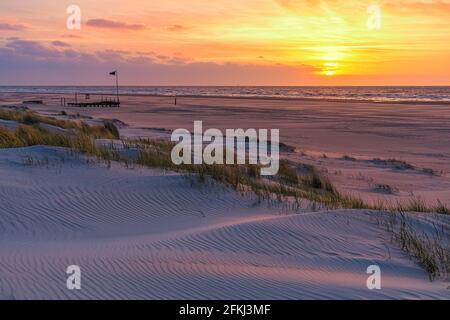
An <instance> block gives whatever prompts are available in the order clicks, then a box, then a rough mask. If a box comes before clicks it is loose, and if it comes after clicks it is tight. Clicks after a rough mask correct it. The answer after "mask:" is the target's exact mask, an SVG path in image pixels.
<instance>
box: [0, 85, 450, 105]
mask: <svg viewBox="0 0 450 320" xmlns="http://www.w3.org/2000/svg"><path fill="white" fill-rule="evenodd" d="M6 92H8V93H11V92H12V93H56V94H75V93H79V94H100V95H101V94H105V95H106V94H111V95H112V94H116V87H115V86H0V93H6ZM119 93H120V94H121V95H147V96H179V97H186V96H201V97H241V98H258V97H259V98H284V99H317V100H343V101H346V100H357V101H376V102H450V86H444V87H251V86H236V87H227V86H222V87H218V86H120V87H119Z"/></svg>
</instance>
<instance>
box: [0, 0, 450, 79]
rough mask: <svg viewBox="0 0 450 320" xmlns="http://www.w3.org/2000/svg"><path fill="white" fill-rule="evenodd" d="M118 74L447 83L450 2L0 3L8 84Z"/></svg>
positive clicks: (0, 69)
mask: <svg viewBox="0 0 450 320" xmlns="http://www.w3.org/2000/svg"><path fill="white" fill-rule="evenodd" d="M71 4H76V5H78V6H79V8H80V9H81V29H80V30H69V29H68V28H67V26H66V22H67V19H68V17H69V15H68V14H67V12H66V10H67V7H68V6H69V5H71ZM377 8H379V10H380V17H379V19H377V17H376V14H377V10H378V9H377ZM114 69H119V72H120V76H121V82H122V83H123V84H129V85H450V0H399V1H394V0H391V1H388V0H378V1H377V0H374V1H366V0H358V1H352V0H345V1H344V0H342V1H341V0H191V1H186V0H164V1H149V0H127V1H123V0H95V1H94V0H74V1H70V2H69V1H62V0H27V1H18V0H1V1H0V84H2V85H16V84H17V85H38V84H41V85H56V84H61V85H62V84H64V85H82V84H85V85H95V84H98V85H101V84H110V83H111V79H110V78H109V77H108V74H107V73H108V72H109V71H111V70H114Z"/></svg>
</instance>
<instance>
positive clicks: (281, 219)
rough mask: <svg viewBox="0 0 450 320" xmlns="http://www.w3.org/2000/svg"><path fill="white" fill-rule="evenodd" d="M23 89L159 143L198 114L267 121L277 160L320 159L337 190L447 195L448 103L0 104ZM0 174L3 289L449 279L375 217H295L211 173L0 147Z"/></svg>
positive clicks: (118, 292) (436, 219) (315, 213)
mask: <svg viewBox="0 0 450 320" xmlns="http://www.w3.org/2000/svg"><path fill="white" fill-rule="evenodd" d="M30 99H40V100H43V102H44V104H42V105H36V104H27V105H26V107H27V108H29V109H31V110H34V111H36V112H38V113H39V114H42V115H47V116H54V117H58V118H70V117H72V118H76V119H78V120H80V119H81V120H82V121H85V122H86V123H90V124H95V123H101V121H103V120H105V119H110V120H113V119H114V120H115V121H116V122H115V123H116V124H117V125H118V127H119V130H120V135H121V137H122V138H136V137H145V138H161V139H169V137H170V132H171V130H173V129H176V128H188V129H191V128H192V125H193V120H202V121H203V123H204V125H205V126H206V127H215V128H220V129H225V128H238V127H242V128H273V127H274V126H276V128H279V129H280V134H281V142H282V143H283V144H284V145H285V148H284V149H283V150H284V151H283V152H282V157H283V158H286V159H289V160H290V161H293V162H298V163H306V164H312V165H314V166H316V167H317V168H319V170H320V172H321V173H322V174H324V175H326V176H327V177H329V179H330V180H331V181H332V182H333V184H334V185H335V186H336V188H338V189H339V190H340V191H342V192H346V193H349V194H352V195H358V196H360V197H363V198H364V199H365V200H366V201H369V202H370V201H374V202H375V201H378V200H380V199H382V200H383V201H392V202H395V201H403V200H407V199H410V198H411V197H415V196H420V197H423V198H424V199H425V200H426V201H427V202H428V203H430V204H434V203H435V201H436V200H437V199H439V200H440V201H442V202H445V203H447V204H449V203H450V180H449V176H448V165H447V164H448V160H449V158H450V144H449V143H448V142H449V141H448V140H449V139H450V138H449V135H448V131H449V130H450V125H449V123H450V122H449V121H448V120H449V118H450V111H449V110H448V106H445V105H442V106H441V105H426V106H423V105H405V104H402V105H396V104H377V103H344V102H342V103H337V102H321V101H316V102H313V101H302V100H293V101H289V100H264V99H222V98H220V99H219V98H178V101H177V105H174V102H173V99H172V98H163V97H138V96H134V97H132V96H128V97H122V107H121V108H120V109H93V108H63V107H61V105H60V103H59V102H60V96H59V95H51V94H46V95H27V94H1V95H0V104H1V105H20V104H21V102H22V101H23V100H30ZM62 111H65V115H62ZM15 125H16V124H15V123H14V122H11V121H2V122H0V126H2V127H7V128H10V129H14V126H15ZM52 130H56V129H55V128H52ZM58 130H59V129H58ZM27 159H28V160H27ZM29 159H33V160H32V161H30V160H29ZM394 159H395V161H394ZM430 170H431V171H430ZM0 174H1V176H2V179H1V181H0V201H1V203H2V206H1V207H0V216H1V217H2V218H1V220H0V231H1V232H0V243H1V244H0V274H1V275H2V276H1V278H0V298H2V299H445V298H448V297H449V294H450V293H449V290H448V286H449V284H448V282H447V281H445V279H442V278H438V279H435V280H434V281H433V282H431V281H430V279H429V275H428V274H427V272H426V271H425V270H424V269H423V268H422V267H421V266H420V265H419V264H418V263H417V262H416V261H414V259H412V258H411V257H410V256H409V255H408V254H407V253H406V252H404V251H402V250H401V246H400V245H399V243H397V242H396V241H394V240H393V237H392V234H391V233H389V232H388V231H387V230H385V228H384V227H383V226H382V225H380V221H382V220H383V217H382V216H383V213H380V212H375V211H372V210H345V209H338V210H322V209H316V208H312V207H308V206H306V207H305V208H302V209H301V210H300V211H298V212H296V213H295V214H294V213H290V212H288V211H286V210H283V209H282V208H280V207H277V206H268V205H267V204H265V203H260V202H259V201H257V199H256V198H255V197H252V196H248V195H243V194H240V193H238V192H236V191H235V190H231V189H230V188H227V187H225V186H224V185H222V184H220V183H217V182H214V181H210V182H208V183H207V184H206V185H205V184H201V183H198V181H197V180H196V179H195V178H192V177H186V176H185V175H181V174H179V173H175V172H171V171H167V170H160V169H149V168H143V167H139V166H136V167H134V166H133V167H128V168H127V167H124V166H123V165H122V164H119V163H114V162H113V163H112V164H109V165H106V164H105V163H103V162H99V161H95V159H92V157H88V156H84V155H80V154H76V153H73V152H72V151H70V150H67V149H65V148H60V147H51V146H31V147H24V148H12V149H0ZM386 185H388V186H389V187H390V188H389V189H388V188H387V187H385V188H383V187H382V186H386ZM408 216H409V219H411V221H412V223H413V224H414V226H415V228H416V230H418V231H420V232H422V231H423V232H431V231H432V230H433V228H435V227H436V226H438V228H443V230H447V231H448V228H449V227H450V219H448V216H446V215H430V214H428V215H427V214H420V213H411V214H408ZM71 264H76V265H81V266H82V267H83V290H79V291H69V290H67V289H66V287H65V279H66V274H65V268H66V267H67V265H71ZM370 265H379V266H380V267H381V269H382V275H383V278H382V287H383V289H382V290H368V288H367V285H366V280H367V277H368V275H367V273H366V269H367V267H368V266H370Z"/></svg>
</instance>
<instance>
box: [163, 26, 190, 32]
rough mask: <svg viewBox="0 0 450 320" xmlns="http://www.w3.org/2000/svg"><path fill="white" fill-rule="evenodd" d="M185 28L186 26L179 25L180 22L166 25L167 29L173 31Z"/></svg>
mask: <svg viewBox="0 0 450 320" xmlns="http://www.w3.org/2000/svg"><path fill="white" fill-rule="evenodd" d="M185 29H186V27H185V26H182V25H180V24H174V25H171V26H169V27H167V30H169V31H173V32H176V31H183V30H185Z"/></svg>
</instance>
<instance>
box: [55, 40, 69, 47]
mask: <svg viewBox="0 0 450 320" xmlns="http://www.w3.org/2000/svg"><path fill="white" fill-rule="evenodd" d="M52 45H54V46H55V47H70V46H71V45H70V44H69V43H67V42H63V41H59V40H55V41H52Z"/></svg>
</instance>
